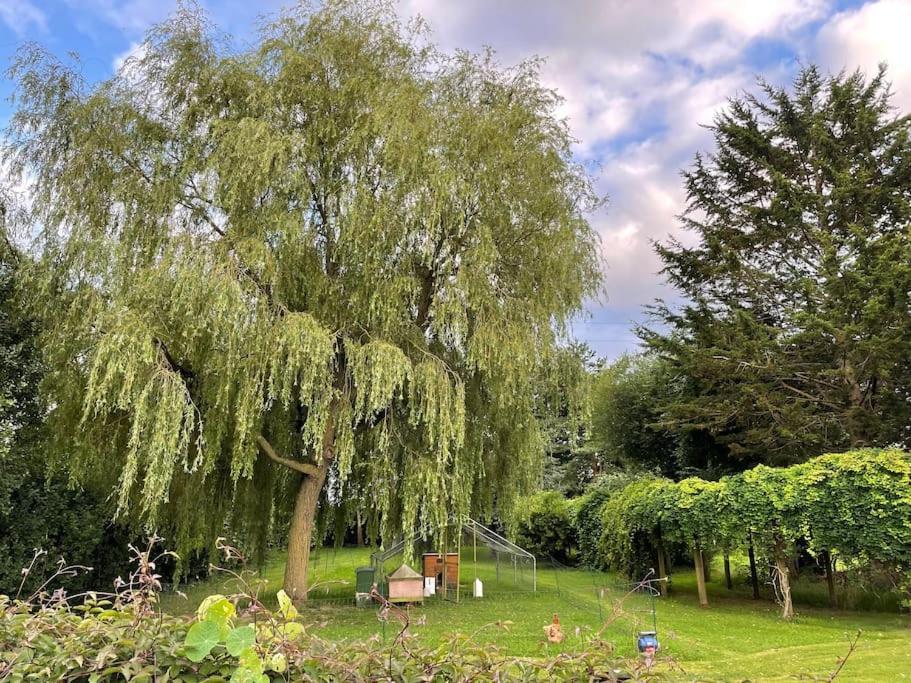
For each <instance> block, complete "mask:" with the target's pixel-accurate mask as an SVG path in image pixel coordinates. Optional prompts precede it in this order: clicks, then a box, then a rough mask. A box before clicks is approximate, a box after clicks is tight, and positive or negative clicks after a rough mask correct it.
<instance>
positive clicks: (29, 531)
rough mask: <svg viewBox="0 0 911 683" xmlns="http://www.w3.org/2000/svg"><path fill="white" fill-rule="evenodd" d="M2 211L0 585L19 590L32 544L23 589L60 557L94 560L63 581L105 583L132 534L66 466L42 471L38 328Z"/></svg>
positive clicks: (119, 565) (69, 584)
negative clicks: (86, 570) (70, 480)
mask: <svg viewBox="0 0 911 683" xmlns="http://www.w3.org/2000/svg"><path fill="white" fill-rule="evenodd" d="M4 213H5V212H4V211H2V209H0V593H2V594H6V595H15V594H16V593H17V591H18V589H19V586H20V583H21V582H22V580H23V577H22V569H23V568H24V567H27V566H28V565H29V563H30V562H31V561H32V559H33V556H34V553H35V550H36V549H40V550H41V551H43V554H42V555H41V556H40V557H39V558H38V560H37V562H36V564H35V565H34V568H33V572H32V575H31V576H30V577H29V580H28V581H27V585H26V586H25V589H26V590H30V589H33V588H35V587H36V583H35V581H38V582H39V583H40V581H42V580H44V578H46V577H47V576H48V575H49V574H50V573H52V572H53V568H54V566H55V565H56V563H57V561H58V560H59V559H60V558H61V557H64V558H66V560H67V561H69V562H72V563H76V564H82V565H86V566H90V567H93V568H94V569H93V571H92V572H91V573H90V574H83V575H81V576H78V577H71V578H68V579H65V580H63V581H62V584H63V586H64V587H65V588H67V589H74V588H79V587H86V586H88V585H93V586H94V587H96V588H98V587H99V586H110V585H111V584H112V582H113V580H114V578H115V577H116V576H117V574H118V573H120V572H123V571H124V570H125V569H126V568H127V559H128V558H127V554H128V553H127V548H126V544H127V543H128V542H129V540H130V539H129V536H128V535H127V534H126V530H125V529H123V528H122V527H119V526H117V525H114V524H112V523H111V521H110V519H111V515H112V513H113V509H112V508H111V506H110V505H108V504H107V503H106V502H105V501H104V496H98V495H97V492H94V491H86V490H78V489H74V488H73V487H70V486H68V485H67V477H66V476H65V475H64V474H62V473H61V472H49V471H48V463H47V460H46V459H45V458H44V447H45V444H46V439H45V432H44V429H43V420H44V416H45V414H46V407H45V406H44V404H43V402H42V401H41V397H40V395H39V391H38V385H39V382H40V380H41V377H42V373H43V368H42V364H41V360H40V351H39V349H38V346H37V341H38V335H39V328H38V325H37V323H36V321H35V320H34V319H33V318H32V317H31V316H30V315H29V314H28V312H27V310H26V306H25V301H24V299H23V294H24V293H23V292H21V291H18V290H17V286H16V285H17V279H18V276H19V273H20V272H21V267H20V263H21V258H22V257H21V255H20V254H18V253H17V252H16V250H15V249H14V248H13V247H12V244H11V242H10V240H9V239H8V237H7V234H6V230H5V226H4V224H3V223H4V221H3V217H4V216H3V214H4Z"/></svg>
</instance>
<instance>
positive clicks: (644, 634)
mask: <svg viewBox="0 0 911 683" xmlns="http://www.w3.org/2000/svg"><path fill="white" fill-rule="evenodd" d="M636 647H638V648H639V652H641V653H643V654H654V653H655V652H657V651H658V648H659V647H661V646H660V645H659V644H658V634H657V633H656V632H655V631H640V632H639V637H638V638H637V639H636ZM649 649H651V653H649Z"/></svg>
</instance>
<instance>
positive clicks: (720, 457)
mask: <svg viewBox="0 0 911 683" xmlns="http://www.w3.org/2000/svg"><path fill="white" fill-rule="evenodd" d="M690 390H691V383H690V382H689V381H688V380H687V378H686V377H684V376H683V375H682V373H681V372H680V371H679V369H677V368H675V367H674V366H672V365H671V364H670V363H668V362H667V361H665V360H663V359H661V358H659V357H658V356H657V355H653V354H640V355H636V354H629V355H624V356H621V357H620V358H618V359H617V360H616V361H614V362H613V363H611V364H609V365H607V366H606V367H604V368H603V369H602V370H601V371H600V372H599V373H598V374H597V375H596V377H595V378H594V380H593V381H592V399H591V403H592V407H591V413H592V420H591V421H592V432H591V441H590V443H591V444H592V446H593V447H594V448H597V449H598V450H599V451H600V452H601V454H602V457H603V458H604V459H605V460H606V461H608V462H614V463H618V464H621V465H623V466H625V467H627V468H629V469H631V470H633V471H635V470H647V471H658V472H660V473H661V474H663V475H664V476H666V477H671V478H674V479H680V478H683V477H688V476H693V475H696V474H698V475H701V476H705V477H708V478H714V477H717V476H718V474H719V472H723V471H724V470H725V468H726V467H727V466H728V462H727V449H726V448H725V447H724V446H722V445H720V444H718V443H717V442H716V441H715V440H714V438H713V437H712V436H711V435H710V434H709V433H707V432H706V431H705V430H704V429H700V428H698V427H693V428H679V427H678V425H676V424H675V423H674V422H673V421H671V422H670V424H668V420H667V418H666V415H665V410H667V408H668V406H672V405H674V404H675V403H676V402H678V401H680V400H681V398H682V397H685V396H686V395H687V392H689V391H690Z"/></svg>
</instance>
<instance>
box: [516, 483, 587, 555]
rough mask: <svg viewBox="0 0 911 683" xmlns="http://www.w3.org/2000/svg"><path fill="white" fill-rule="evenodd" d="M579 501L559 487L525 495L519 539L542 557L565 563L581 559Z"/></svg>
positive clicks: (520, 543)
mask: <svg viewBox="0 0 911 683" xmlns="http://www.w3.org/2000/svg"><path fill="white" fill-rule="evenodd" d="M575 521H576V503H575V501H572V500H567V499H566V498H564V497H563V494H561V493H558V492H557V491H542V492H540V493H537V494H535V495H533V496H529V497H528V498H526V499H525V502H524V505H522V507H521V512H520V516H519V520H518V531H517V534H516V539H517V541H518V543H519V545H521V546H522V547H523V548H525V549H526V550H528V551H529V552H531V553H532V554H534V555H535V556H537V557H539V558H548V557H549V558H553V559H555V560H557V561H558V562H561V563H563V564H576V563H577V562H578V561H579V541H578V537H577V535H576V526H575Z"/></svg>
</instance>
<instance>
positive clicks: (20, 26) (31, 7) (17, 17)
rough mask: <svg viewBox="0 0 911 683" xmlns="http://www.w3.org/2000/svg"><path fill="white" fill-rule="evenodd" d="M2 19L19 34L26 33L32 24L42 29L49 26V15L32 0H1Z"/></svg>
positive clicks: (0, 11) (0, 18) (0, 15)
mask: <svg viewBox="0 0 911 683" xmlns="http://www.w3.org/2000/svg"><path fill="white" fill-rule="evenodd" d="M0 20H2V21H3V23H4V24H6V25H7V26H9V27H10V28H11V29H12V30H13V31H14V32H15V33H16V35H18V36H21V35H24V34H25V32H26V31H27V30H28V29H29V28H30V27H32V26H35V27H37V28H39V29H41V30H44V29H46V28H47V17H46V16H45V14H44V12H42V11H41V9H40V8H39V7H38V6H37V5H35V4H33V3H32V2H30V0H0Z"/></svg>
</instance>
